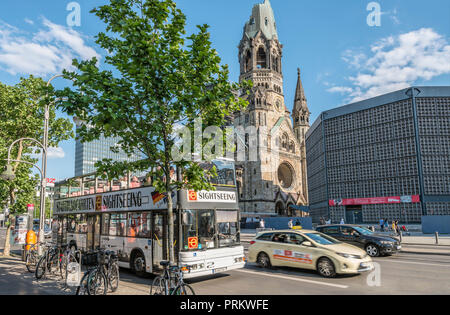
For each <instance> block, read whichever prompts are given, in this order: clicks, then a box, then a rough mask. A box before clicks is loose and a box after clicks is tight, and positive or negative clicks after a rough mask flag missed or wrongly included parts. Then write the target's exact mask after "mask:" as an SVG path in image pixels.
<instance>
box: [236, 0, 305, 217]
mask: <svg viewBox="0 0 450 315" xmlns="http://www.w3.org/2000/svg"><path fill="white" fill-rule="evenodd" d="M238 48H239V63H240V77H239V81H240V82H242V81H248V80H250V81H252V82H253V88H252V90H251V93H250V95H248V96H246V97H247V100H248V102H249V105H248V107H247V108H246V110H245V111H242V112H238V113H235V115H234V126H235V127H242V128H243V129H245V130H249V128H250V129H251V128H253V129H254V130H256V134H257V137H253V138H254V143H249V139H250V138H251V137H250V138H249V135H248V134H247V133H246V134H245V136H243V137H241V139H240V140H239V139H238V141H241V142H243V143H245V145H246V147H247V148H248V147H251V145H252V144H254V145H255V147H256V152H257V159H256V161H255V160H246V161H239V160H237V161H236V169H237V171H236V173H237V184H238V191H239V201H240V208H241V214H242V216H243V217H246V216H250V217H251V216H264V215H273V214H279V215H290V214H292V215H294V214H295V209H296V207H297V206H299V205H305V204H306V202H307V196H306V194H305V193H304V192H305V187H306V182H303V180H306V177H304V176H303V170H302V157H301V156H302V153H301V145H300V142H299V138H298V137H297V134H296V130H295V129H294V127H293V124H292V119H291V114H290V112H289V110H288V109H287V107H286V105H285V100H284V92H283V71H282V70H283V68H282V57H283V45H281V43H280V42H279V40H278V32H277V25H276V22H275V16H274V13H273V10H272V6H271V4H270V1H269V0H265V1H264V3H261V4H256V5H255V6H254V7H253V10H252V15H251V16H250V19H249V20H248V21H247V22H246V24H245V26H244V32H243V36H242V40H241V42H240V44H239V46H238ZM301 90H302V91H303V88H302V89H301ZM303 95H304V93H303ZM305 103H306V100H305ZM250 142H251V140H250Z"/></svg>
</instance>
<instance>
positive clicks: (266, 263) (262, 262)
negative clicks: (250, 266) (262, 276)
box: [256, 253, 272, 268]
mask: <svg viewBox="0 0 450 315" xmlns="http://www.w3.org/2000/svg"><path fill="white" fill-rule="evenodd" d="M256 262H257V264H258V266H259V267H261V268H271V267H272V264H271V263H270V258H269V256H267V254H266V253H259V255H258V258H257V259H256Z"/></svg>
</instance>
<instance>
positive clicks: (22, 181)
mask: <svg viewBox="0 0 450 315" xmlns="http://www.w3.org/2000/svg"><path fill="white" fill-rule="evenodd" d="M47 95H52V94H51V89H48V88H47V87H46V82H44V80H42V79H41V78H36V77H33V76H30V77H29V78H21V79H20V82H19V83H18V84H16V85H14V86H9V85H6V84H3V83H0V169H1V171H3V169H4V167H5V165H6V164H7V162H6V161H5V159H7V157H8V148H9V146H10V145H11V144H12V143H13V142H14V141H15V140H18V139H20V138H33V139H36V140H38V141H40V142H41V143H42V142H43V139H42V138H43V135H44V105H45V102H48V101H49V99H50V98H48V97H46V96H47ZM49 114H50V115H49V146H57V145H58V144H59V142H60V141H63V140H67V139H69V138H70V137H73V132H72V123H71V122H70V121H69V120H68V119H64V118H57V117H56V112H55V108H54V107H50V113H49ZM37 147H38V145H37V144H36V143H34V142H32V141H29V140H25V141H21V142H19V143H17V144H16V145H14V146H13V147H12V150H11V159H14V160H23V161H27V162H30V163H33V164H35V163H37V162H38V160H37V159H36V158H33V157H32V156H31V154H32V153H36V152H37V151H38V150H36V148H37ZM12 164H13V166H14V171H15V175H16V179H15V180H14V181H11V182H7V181H4V180H2V179H0V203H1V204H0V206H2V207H3V206H5V204H6V201H7V199H8V197H10V200H11V204H12V207H11V209H10V210H11V213H23V212H25V211H26V209H27V207H26V205H27V204H28V203H32V201H33V197H34V196H35V195H36V186H37V185H38V183H39V177H40V176H38V175H33V172H32V168H33V167H32V166H31V165H28V164H24V163H17V162H13V163H12Z"/></svg>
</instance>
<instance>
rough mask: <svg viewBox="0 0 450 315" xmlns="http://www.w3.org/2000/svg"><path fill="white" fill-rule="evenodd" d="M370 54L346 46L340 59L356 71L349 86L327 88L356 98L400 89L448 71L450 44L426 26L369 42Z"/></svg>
mask: <svg viewBox="0 0 450 315" xmlns="http://www.w3.org/2000/svg"><path fill="white" fill-rule="evenodd" d="M370 51H371V53H372V55H371V56H369V57H366V56H365V55H364V54H361V53H360V52H352V51H350V50H347V51H345V52H344V54H343V59H344V60H345V61H346V62H347V63H348V64H349V67H350V68H358V73H357V74H356V75H354V76H352V77H350V78H348V79H349V81H350V82H351V83H352V86H334V87H332V88H330V89H328V90H327V91H329V92H332V93H345V94H347V95H348V97H349V99H348V100H349V101H352V102H356V101H360V100H363V99H367V98H371V97H375V96H378V95H381V94H385V93H388V92H393V91H395V90H399V89H403V88H406V87H409V86H411V85H413V84H414V82H416V81H418V80H430V79H432V78H434V77H436V76H439V75H443V74H449V73H450V44H449V43H448V41H447V39H446V38H445V37H444V36H442V35H440V34H438V33H436V32H435V31H434V30H432V29H430V28H422V29H419V30H416V31H412V32H409V33H405V34H401V35H398V36H395V37H394V36H390V37H387V38H383V39H382V40H380V41H378V42H377V43H375V44H373V45H372V46H371V49H370Z"/></svg>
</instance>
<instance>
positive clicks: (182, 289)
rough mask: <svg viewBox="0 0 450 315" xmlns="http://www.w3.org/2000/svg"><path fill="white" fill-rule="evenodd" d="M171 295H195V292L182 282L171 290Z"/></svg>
mask: <svg viewBox="0 0 450 315" xmlns="http://www.w3.org/2000/svg"><path fill="white" fill-rule="evenodd" d="M172 295H195V292H194V289H192V287H191V286H190V285H189V284H187V283H183V284H181V285H179V286H178V287H177V288H176V289H175V290H174V291H173V292H172Z"/></svg>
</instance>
